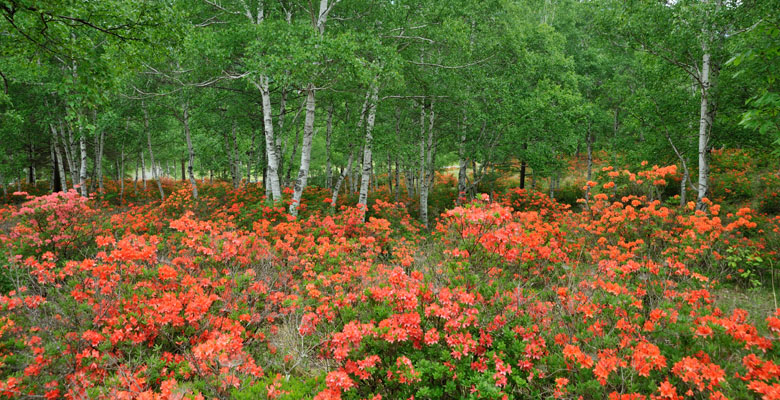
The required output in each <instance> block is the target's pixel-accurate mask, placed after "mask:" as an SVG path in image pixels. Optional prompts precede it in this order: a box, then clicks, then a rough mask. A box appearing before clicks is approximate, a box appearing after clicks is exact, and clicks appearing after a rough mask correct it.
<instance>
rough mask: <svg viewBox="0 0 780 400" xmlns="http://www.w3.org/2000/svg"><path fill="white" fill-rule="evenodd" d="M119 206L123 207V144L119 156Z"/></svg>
mask: <svg viewBox="0 0 780 400" xmlns="http://www.w3.org/2000/svg"><path fill="white" fill-rule="evenodd" d="M119 205H122V206H123V205H125V144H124V143H122V149H121V151H120V154H119Z"/></svg>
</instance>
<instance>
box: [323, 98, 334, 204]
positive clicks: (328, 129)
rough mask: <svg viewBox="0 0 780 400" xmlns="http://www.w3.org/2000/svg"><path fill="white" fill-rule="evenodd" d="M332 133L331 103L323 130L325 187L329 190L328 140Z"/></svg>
mask: <svg viewBox="0 0 780 400" xmlns="http://www.w3.org/2000/svg"><path fill="white" fill-rule="evenodd" d="M332 133H333V103H331V104H330V106H329V107H328V122H327V125H326V128H325V186H326V187H327V188H328V189H330V188H331V185H332V184H333V182H332V180H333V177H332V176H331V171H330V169H331V167H330V138H331V134H332Z"/></svg>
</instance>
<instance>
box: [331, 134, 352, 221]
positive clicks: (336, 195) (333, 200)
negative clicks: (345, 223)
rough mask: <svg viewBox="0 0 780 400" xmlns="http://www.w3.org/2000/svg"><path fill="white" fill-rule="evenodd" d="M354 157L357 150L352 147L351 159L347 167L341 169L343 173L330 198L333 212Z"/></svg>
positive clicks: (350, 151)
mask: <svg viewBox="0 0 780 400" xmlns="http://www.w3.org/2000/svg"><path fill="white" fill-rule="evenodd" d="M354 159H355V150H354V149H352V148H350V150H349V159H348V160H347V167H346V168H344V169H343V170H342V171H341V174H339V179H338V180H336V184H335V185H334V186H333V195H332V196H331V199H330V211H331V213H335V212H336V201H338V199H339V190H340V189H341V184H342V183H344V179H345V178H346V177H347V174H348V173H349V171H350V170H351V169H352V161H353V160H354Z"/></svg>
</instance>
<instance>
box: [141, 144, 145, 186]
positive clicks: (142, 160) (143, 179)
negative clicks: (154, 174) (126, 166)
mask: <svg viewBox="0 0 780 400" xmlns="http://www.w3.org/2000/svg"><path fill="white" fill-rule="evenodd" d="M141 182H143V186H144V192H146V159H145V158H144V151H143V150H141Z"/></svg>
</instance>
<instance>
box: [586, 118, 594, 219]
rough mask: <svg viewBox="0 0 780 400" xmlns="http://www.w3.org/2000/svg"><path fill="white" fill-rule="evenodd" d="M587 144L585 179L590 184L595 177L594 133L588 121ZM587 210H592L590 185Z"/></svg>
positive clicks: (587, 191) (587, 190) (587, 194)
mask: <svg viewBox="0 0 780 400" xmlns="http://www.w3.org/2000/svg"><path fill="white" fill-rule="evenodd" d="M585 142H586V143H585V144H586V145H587V149H588V166H587V172H586V177H585V179H586V181H587V182H588V183H589V182H590V180H591V178H592V177H593V133H592V132H591V124H590V121H588V132H587V136H585ZM585 209H587V210H590V184H586V185H585Z"/></svg>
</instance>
